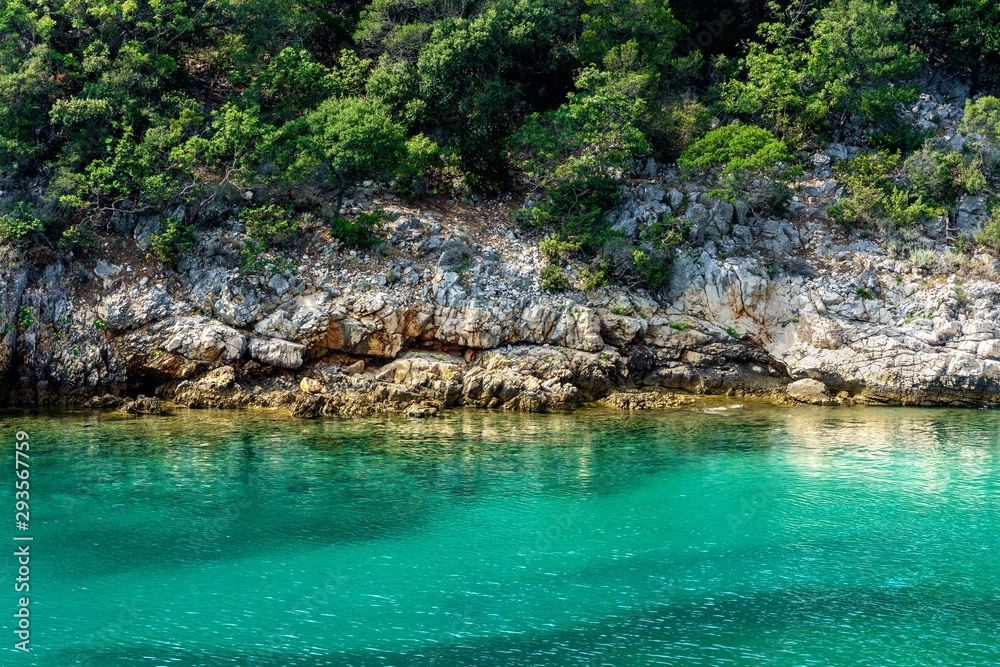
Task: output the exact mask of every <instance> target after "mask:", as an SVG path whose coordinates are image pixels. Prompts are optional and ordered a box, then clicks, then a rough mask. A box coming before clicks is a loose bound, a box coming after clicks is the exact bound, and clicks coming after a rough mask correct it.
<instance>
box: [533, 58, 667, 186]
mask: <svg viewBox="0 0 1000 667" xmlns="http://www.w3.org/2000/svg"><path fill="white" fill-rule="evenodd" d="M577 90H578V92H575V93H570V94H569V96H568V99H567V101H566V102H565V103H564V104H562V105H561V106H559V107H558V108H557V109H554V110H552V111H547V112H545V113H535V114H531V115H530V116H528V118H526V119H525V122H524V125H522V126H521V129H520V130H519V131H518V133H517V134H516V135H515V136H514V143H515V146H516V147H517V149H518V150H517V151H516V159H517V160H518V162H519V163H520V166H521V167H522V168H523V169H524V170H525V172H526V173H527V174H528V175H530V176H531V177H533V178H534V179H536V181H537V182H538V183H540V184H542V185H547V186H551V185H552V184H553V183H558V182H559V181H562V180H571V181H580V180H587V179H594V178H602V177H606V173H607V168H609V167H615V168H624V167H625V166H626V165H627V163H628V161H629V160H630V159H631V158H632V157H633V156H634V155H642V154H645V153H648V152H649V151H650V149H651V146H650V145H649V142H648V141H647V140H646V137H645V135H644V134H643V132H642V131H641V130H640V129H639V128H638V127H637V124H638V122H639V117H640V115H642V113H643V108H644V104H643V101H642V100H640V99H636V97H635V95H634V94H630V91H626V90H623V89H622V87H621V85H619V82H617V81H616V80H615V77H614V75H612V74H611V73H609V72H604V71H601V70H599V69H597V68H596V67H588V68H586V69H584V70H583V72H582V73H581V74H580V75H579V76H578V77H577Z"/></svg>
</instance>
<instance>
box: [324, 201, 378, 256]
mask: <svg viewBox="0 0 1000 667" xmlns="http://www.w3.org/2000/svg"><path fill="white" fill-rule="evenodd" d="M387 220H388V215H386V213H385V211H383V210H382V209H376V210H375V211H372V212H371V213H362V214H361V215H359V216H358V217H357V219H356V220H348V219H347V218H345V217H344V216H342V215H341V216H337V217H335V218H334V219H333V223H332V225H331V231H332V232H333V236H334V238H336V239H339V240H340V241H341V242H342V243H344V245H347V246H350V247H356V248H371V247H374V246H377V245H378V244H379V243H381V239H379V237H377V236H376V235H375V230H376V229H378V228H380V227H381V226H382V223H383V222H385V221H387Z"/></svg>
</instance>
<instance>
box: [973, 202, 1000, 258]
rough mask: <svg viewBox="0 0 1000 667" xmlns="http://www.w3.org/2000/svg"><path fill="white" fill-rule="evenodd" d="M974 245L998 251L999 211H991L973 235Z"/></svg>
mask: <svg viewBox="0 0 1000 667" xmlns="http://www.w3.org/2000/svg"><path fill="white" fill-rule="evenodd" d="M975 239H976V243H977V244H979V245H981V246H983V247H985V248H989V249H990V250H994V251H1000V211H993V212H992V213H991V214H990V215H989V217H988V218H986V220H985V221H983V225H982V227H981V228H980V229H979V231H977V232H976V234H975Z"/></svg>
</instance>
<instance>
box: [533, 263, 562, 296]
mask: <svg viewBox="0 0 1000 667" xmlns="http://www.w3.org/2000/svg"><path fill="white" fill-rule="evenodd" d="M538 286H539V287H541V288H542V289H543V290H547V291H549V292H558V291H559V290H564V289H566V288H567V287H568V286H569V278H567V277H566V272H565V271H564V270H563V267H562V266H560V265H559V264H556V263H555V262H549V263H548V264H546V265H545V266H543V267H542V272H541V275H540V279H539V281H538Z"/></svg>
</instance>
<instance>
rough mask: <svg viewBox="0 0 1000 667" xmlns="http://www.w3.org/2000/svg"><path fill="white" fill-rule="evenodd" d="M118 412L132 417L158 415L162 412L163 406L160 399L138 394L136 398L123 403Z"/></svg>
mask: <svg viewBox="0 0 1000 667" xmlns="http://www.w3.org/2000/svg"><path fill="white" fill-rule="evenodd" d="M118 410H119V411H120V412H127V413H129V414H133V415H158V414H160V413H161V412H163V404H162V402H161V401H160V399H158V398H156V397H154V396H143V395H142V394H140V395H139V396H137V397H136V398H129V399H126V400H125V401H123V402H122V404H121V407H119V408H118Z"/></svg>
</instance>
